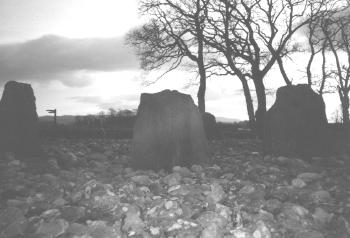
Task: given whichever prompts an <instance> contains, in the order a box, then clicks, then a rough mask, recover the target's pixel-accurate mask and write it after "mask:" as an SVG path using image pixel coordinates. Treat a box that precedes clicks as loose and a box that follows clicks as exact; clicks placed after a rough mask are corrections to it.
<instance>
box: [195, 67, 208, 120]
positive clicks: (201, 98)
mask: <svg viewBox="0 0 350 238" xmlns="http://www.w3.org/2000/svg"><path fill="white" fill-rule="evenodd" d="M198 68H199V77H200V80H199V88H198V93H197V98H198V110H199V112H201V113H205V91H206V87H207V83H206V73H205V69H204V64H202V67H200V63H199V64H198Z"/></svg>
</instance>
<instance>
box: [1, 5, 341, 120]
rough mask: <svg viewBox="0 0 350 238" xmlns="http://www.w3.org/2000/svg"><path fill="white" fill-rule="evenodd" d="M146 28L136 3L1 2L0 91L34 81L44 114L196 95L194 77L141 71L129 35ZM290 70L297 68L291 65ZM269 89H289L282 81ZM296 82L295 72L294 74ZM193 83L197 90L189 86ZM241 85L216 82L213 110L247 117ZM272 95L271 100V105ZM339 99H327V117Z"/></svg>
mask: <svg viewBox="0 0 350 238" xmlns="http://www.w3.org/2000/svg"><path fill="white" fill-rule="evenodd" d="M139 24H141V20H140V19H139V18H138V13H137V0H0V87H1V91H2V87H3V85H4V84H5V83H6V82H7V81H9V80H16V81H20V82H28V83H31V84H32V86H33V88H34V92H35V96H36V98H37V110H38V114H39V115H45V114H47V113H46V112H45V110H46V109H53V108H57V110H58V113H59V114H61V115H63V114H66V115H67V114H74V115H77V114H87V113H98V112H99V111H101V110H107V109H108V108H111V107H112V108H115V109H126V108H128V109H133V108H137V106H138V103H139V97H140V94H141V93H142V92H157V91H161V90H163V89H166V88H170V89H177V90H179V91H181V92H185V93H190V94H191V95H192V97H193V98H194V100H195V101H196V100H197V98H196V91H197V86H196V85H192V84H195V83H196V80H195V77H194V75H193V74H191V73H187V72H174V73H172V74H169V75H167V76H166V77H164V78H162V79H161V80H159V81H158V82H157V83H155V84H151V85H150V86H145V85H144V83H143V82H144V81H145V80H146V81H147V80H152V79H154V78H156V77H157V73H156V72H155V73H152V74H148V75H146V74H145V73H144V72H142V71H140V70H139V63H138V60H137V58H136V57H135V56H134V54H133V52H132V50H131V49H129V48H127V47H126V46H125V45H124V43H125V42H124V36H125V34H126V33H127V32H128V31H129V30H130V29H132V28H133V27H136V26H137V25H139ZM289 70H295V71H297V70H296V69H294V68H293V65H290V67H289ZM270 77H276V78H277V79H276V80H274V84H273V85H270V87H278V86H280V85H283V82H282V81H281V80H280V79H281V76H280V75H278V74H276V73H272V74H271V75H270ZM295 77H297V75H295ZM191 85H192V86H191ZM240 89H241V87H240V84H239V83H238V80H235V79H233V78H222V77H221V78H211V79H209V82H208V90H207V97H206V98H207V111H209V112H212V113H214V114H215V115H216V116H223V117H230V118H237V119H246V118H247V116H246V114H247V113H246V107H245V100H244V96H243V94H242V93H241V91H240ZM273 100H274V97H273V96H272V97H269V98H268V101H269V104H271V103H272V102H273ZM337 103H338V102H337V101H336V100H335V99H334V98H332V99H330V100H328V102H327V113H328V115H329V117H330V116H331V114H332V112H333V111H334V110H335V108H336V105H337Z"/></svg>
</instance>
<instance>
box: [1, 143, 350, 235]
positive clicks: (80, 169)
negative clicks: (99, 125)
mask: <svg viewBox="0 0 350 238" xmlns="http://www.w3.org/2000/svg"><path fill="white" fill-rule="evenodd" d="M130 145H131V143H130V140H129V139H122V140H117V139H101V138H93V139H79V138H69V139H46V140H45V142H44V149H45V152H46V155H47V157H46V158H44V159H45V160H46V161H48V162H47V163H45V165H44V166H40V165H41V164H31V163H29V162H28V163H26V162H25V160H19V159H18V158H16V157H15V156H14V155H12V154H7V155H6V156H5V158H3V159H2V160H0V161H1V162H0V163H1V164H0V179H1V181H2V182H1V185H0V208H1V209H0V211H1V214H0V231H1V234H0V237H1V238H3V237H17V238H19V237H23V238H24V237H26V238H30V237H33V238H34V237H36V238H37V237H51V238H52V237H59V238H68V237H69V238H73V237H76V238H77V237H80V238H90V237H93V238H104V237H105V238H112V237H232V238H251V237H254V238H258V237H263V238H268V237H291V238H292V237H298V238H309V237H312V238H319V237H329V238H334V237H339V238H346V237H349V236H350V224H349V221H350V199H349V198H350V196H349V195H350V194H349V191H350V175H349V169H350V158H349V156H348V155H346V154H338V155H336V156H330V157H324V158H321V157H315V158H312V159H310V160H308V161H304V160H301V159H298V158H287V157H281V156H280V157H273V156H264V155H263V154H262V151H261V145H260V142H259V141H258V140H255V139H253V138H250V139H237V138H236V139H235V138H231V139H229V138H225V139H221V140H214V141H212V142H210V148H211V153H212V154H211V158H212V163H211V164H210V165H208V166H203V167H201V166H192V167H191V168H190V169H187V168H181V167H174V168H173V171H171V172H166V171H159V172H154V171H134V170H132V169H131V168H129V167H128V164H129V159H130ZM39 170H40V171H39ZM38 172H40V173H38Z"/></svg>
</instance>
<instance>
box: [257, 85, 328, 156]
mask: <svg viewBox="0 0 350 238" xmlns="http://www.w3.org/2000/svg"><path fill="white" fill-rule="evenodd" d="M327 124H328V123H327V117H326V113H325V104H324V102H323V99H322V97H321V96H320V95H318V94H317V93H315V92H314V91H312V89H311V88H310V87H309V86H308V85H306V84H299V85H293V86H284V87H281V88H279V89H278V90H277V95H276V101H275V103H274V104H273V106H272V107H271V108H270V110H268V112H267V114H266V118H265V125H264V137H263V146H264V151H265V153H269V154H275V155H285V156H300V157H310V156H316V155H325V154H327V153H328V152H329V143H327Z"/></svg>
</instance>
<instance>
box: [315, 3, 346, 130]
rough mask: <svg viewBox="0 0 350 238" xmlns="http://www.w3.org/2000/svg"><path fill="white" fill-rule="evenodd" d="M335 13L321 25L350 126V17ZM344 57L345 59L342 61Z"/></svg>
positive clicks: (344, 113) (344, 118)
mask: <svg viewBox="0 0 350 238" xmlns="http://www.w3.org/2000/svg"><path fill="white" fill-rule="evenodd" d="M348 10H349V9H346V11H345V14H342V13H334V14H333V15H332V16H330V17H328V18H326V19H324V20H323V21H322V23H321V28H322V33H323V34H324V36H325V39H326V40H327V43H328V45H329V48H330V51H331V52H332V54H333V56H334V60H335V69H334V70H332V73H333V75H334V76H335V79H336V82H337V91H338V95H339V99H340V102H341V107H342V114H343V116H342V117H343V123H344V124H346V125H349V123H350V120H349V106H350V103H349V91H350V25H349V24H350V17H349V15H348V14H347V13H348ZM342 56H343V57H344V58H345V59H344V58H343V59H342Z"/></svg>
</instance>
